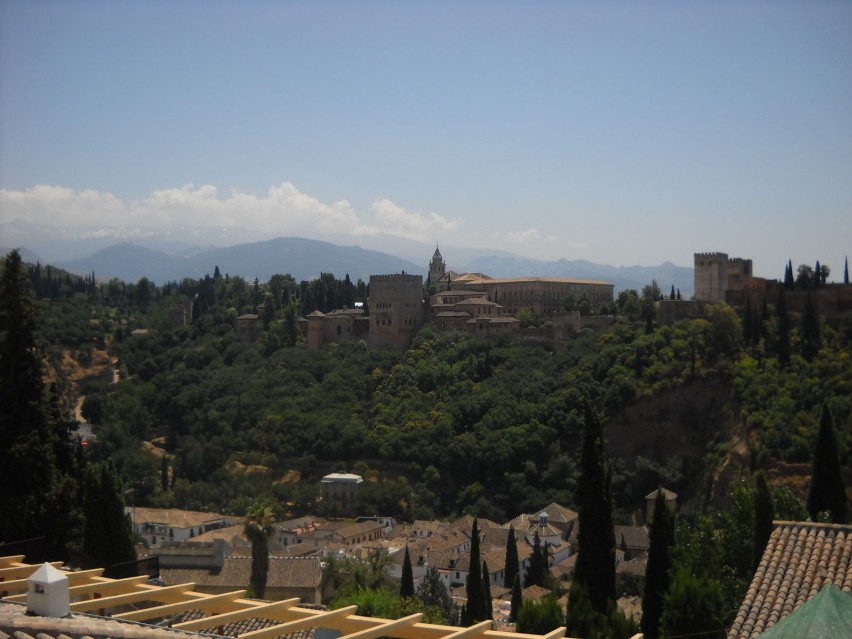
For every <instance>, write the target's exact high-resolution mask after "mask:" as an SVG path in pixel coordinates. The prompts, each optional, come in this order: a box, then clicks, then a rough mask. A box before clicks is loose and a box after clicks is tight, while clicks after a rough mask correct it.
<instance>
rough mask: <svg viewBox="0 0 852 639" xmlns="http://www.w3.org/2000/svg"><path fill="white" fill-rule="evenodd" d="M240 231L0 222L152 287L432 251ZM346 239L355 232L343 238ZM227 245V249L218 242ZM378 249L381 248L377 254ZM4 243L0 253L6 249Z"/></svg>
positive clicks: (343, 268) (624, 282)
mask: <svg viewBox="0 0 852 639" xmlns="http://www.w3.org/2000/svg"><path fill="white" fill-rule="evenodd" d="M259 236H260V234H258V233H255V232H252V231H246V230H233V231H232V230H229V229H219V228H213V227H206V228H192V227H179V226H178V227H171V228H168V229H159V228H158V229H151V228H145V227H129V226H119V227H102V228H99V227H75V228H64V227H55V226H50V225H43V224H32V223H29V222H26V221H22V220H16V221H14V222H9V223H5V224H0V246H6V247H17V248H21V249H22V257H23V258H24V259H25V260H26V261H29V262H35V261H40V262H42V263H46V264H54V265H56V266H60V267H62V268H65V269H67V270H69V271H72V272H76V273H92V272H94V273H95V275H96V277H98V278H99V279H108V278H112V277H116V278H118V279H121V280H125V281H129V282H135V281H138V280H139V279H140V278H142V277H147V278H148V279H150V280H151V281H153V282H156V283H157V284H163V283H164V282H167V281H180V280H181V279H183V278H186V277H190V278H201V277H204V276H205V275H206V274H212V273H213V270H214V269H215V267H217V266H218V267H219V270H220V271H221V272H222V273H223V274H225V273H227V274H230V275H239V276H241V277H243V278H245V279H247V280H249V281H253V280H254V279H255V278H257V279H258V280H260V281H261V282H263V281H266V280H268V279H269V277H270V276H272V275H274V274H276V273H289V274H290V275H292V276H293V277H294V278H295V279H296V280H297V281H299V280H310V279H313V278H315V277H318V276H319V274H320V273H324V272H325V273H333V274H334V275H335V276H336V277H340V278H342V277H343V276H344V275H346V274H348V275H349V277H350V279H352V280H353V281H357V280H358V279H359V278H360V279H363V280H364V281H368V280H369V277H370V275H376V274H389V273H400V272H402V271H404V272H406V273H412V274H418V275H423V276H424V277H425V275H426V272H427V268H428V262H429V259H431V257H432V253H433V252H434V250H435V249H434V247H433V246H431V245H428V244H425V243H421V242H415V241H413V240H408V239H405V238H399V237H394V236H389V235H376V236H365V237H359V238H358V241H359V242H360V243H362V244H364V245H365V246H372V248H366V247H365V246H359V245H344V244H345V243H346V239H347V238H339V240H338V241H339V242H340V243H332V242H325V241H320V240H312V239H306V238H298V237H279V238H275V239H260V237H259ZM349 241H351V238H349ZM224 244H226V245H225V246H223V245H224ZM376 247H381V249H383V250H381V249H380V250H375V249H376ZM440 248H441V253H442V255H443V257H444V259H445V260H446V262H447V267H448V268H449V269H452V270H454V271H456V272H477V273H485V274H487V275H489V276H491V277H523V276H541V277H570V278H577V279H595V280H605V281H608V282H612V283H613V284H614V285H615V290H616V292H618V291H620V290H623V289H628V288H632V289H637V290H641V289H642V287H643V286H645V285H647V284H650V283H651V281H652V280H656V282H657V284H658V285H659V286H660V289H661V291H662V292H663V293H664V294H668V293H669V291H670V289H671V288H672V287H674V288H675V289H679V290H680V292H681V295H682V296H683V297H684V298H686V299H689V297H691V296H692V292H693V287H694V281H693V269H692V268H689V267H682V266H677V265H675V264H672V263H671V262H664V263H662V264H660V265H658V266H618V267H616V266H609V265H604V264H595V263H593V262H589V261H586V260H566V259H560V260H554V261H545V260H534V259H530V258H526V257H521V256H518V255H514V254H512V253H508V252H506V251H496V250H487V249H470V248H463V247H455V246H442V247H440ZM7 250H8V249H0V251H2V252H3V254H5V253H6V252H7Z"/></svg>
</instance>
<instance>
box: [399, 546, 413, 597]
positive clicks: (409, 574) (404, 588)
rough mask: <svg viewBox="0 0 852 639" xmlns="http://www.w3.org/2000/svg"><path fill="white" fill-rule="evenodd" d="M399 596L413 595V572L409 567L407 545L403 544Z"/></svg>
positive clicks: (409, 556)
mask: <svg viewBox="0 0 852 639" xmlns="http://www.w3.org/2000/svg"><path fill="white" fill-rule="evenodd" d="M399 596H400V597H413V596H414V572H413V571H412V569H411V555H410V554H409V553H408V545H407V544H406V546H405V557H404V558H403V561H402V579H401V580H400V582H399Z"/></svg>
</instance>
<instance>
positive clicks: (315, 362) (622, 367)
mask: <svg viewBox="0 0 852 639" xmlns="http://www.w3.org/2000/svg"><path fill="white" fill-rule="evenodd" d="M31 276H32V281H33V285H34V288H35V290H36V291H37V292H38V293H39V297H40V298H41V311H42V317H41V323H40V326H41V329H40V336H41V340H42V344H43V346H44V348H45V351H46V352H47V353H48V354H49V357H50V359H51V361H53V362H54V364H55V365H56V366H55V368H57V369H58V363H59V362H60V361H61V360H62V359H63V358H65V357H66V354H67V353H69V352H70V353H71V354H72V356H73V357H74V358H76V359H77V360H79V361H80V362H82V363H83V364H85V362H87V361H92V358H93V353H97V352H99V351H104V350H106V351H108V352H109V353H110V355H111V357H114V358H115V359H116V360H117V364H116V366H117V368H118V370H119V372H120V381H119V382H118V383H112V377H111V376H110V375H108V374H101V375H91V376H89V377H84V378H82V379H80V380H79V381H78V382H75V383H73V384H72V383H68V381H67V380H65V382H66V384H65V388H64V390H65V392H66V394H68V395H71V394H77V395H85V401H84V403H83V414H84V415H85V416H86V417H87V418H88V419H89V421H91V422H92V423H93V424H94V432H95V435H96V438H97V443H96V445H95V446H93V450H92V454H94V455H95V456H97V457H98V458H102V459H111V460H112V461H113V462H114V463H115V465H116V467H117V468H118V470H119V472H120V474H121V475H122V476H123V477H124V480H125V482H126V483H127V484H129V485H131V486H132V487H133V488H134V499H135V501H136V503H137V504H155V505H162V506H166V505H175V506H180V507H186V508H195V509H202V508H210V509H214V510H219V511H226V512H231V513H236V514H241V513H242V512H243V510H244V509H245V505H246V504H247V503H248V500H249V499H250V497H253V496H254V495H256V494H258V493H266V494H269V495H271V496H273V497H275V498H276V499H277V500H278V501H280V502H281V503H283V504H284V505H285V506H286V507H287V508H288V509H289V510H290V511H291V512H293V513H298V512H302V511H305V510H307V509H310V508H314V507H316V504H314V503H313V500H314V498H315V496H316V494H317V482H318V480H319V478H320V477H321V476H322V475H323V474H325V473H326V472H329V471H332V470H340V469H346V470H353V471H355V472H359V473H361V474H363V475H365V476H366V477H368V478H369V479H370V480H371V481H369V482H367V483H366V487H365V489H364V490H362V491H361V496H360V497H359V499H360V502H361V503H360V504H359V509H360V510H361V511H362V512H369V513H382V514H391V515H395V516H397V517H400V518H403V519H411V518H414V517H418V518H426V517H432V516H445V515H450V514H461V513H465V512H476V513H478V514H479V515H481V516H486V517H489V518H492V519H496V520H504V519H506V518H507V517H511V516H512V515H514V514H516V513H518V512H521V511H531V510H534V509H535V508H538V507H540V506H542V505H543V504H545V503H548V502H550V501H558V502H560V503H563V504H566V505H572V504H573V503H574V490H575V482H576V479H577V474H578V470H577V454H578V447H579V440H580V434H581V432H582V401H583V398H585V397H588V398H589V399H590V400H591V401H592V403H593V405H594V406H595V407H596V408H597V410H598V412H599V413H600V414H601V415H602V417H603V419H604V425H605V427H604V434H605V436H606V437H607V438H608V439H609V440H610V441H609V450H610V451H611V453H612V456H613V458H612V466H613V484H614V486H613V488H614V491H613V492H614V495H615V496H616V506H617V509H618V512H617V516H618V517H619V518H620V519H622V520H627V519H629V518H630V515H631V514H633V513H634V512H636V511H637V510H639V509H641V508H643V507H644V502H643V498H644V495H645V494H647V493H648V492H650V491H651V490H653V489H654V488H655V487H656V486H657V485H659V484H661V483H662V484H664V485H666V486H667V487H669V488H671V489H673V490H675V491H676V492H680V493H681V495H682V500H683V502H687V503H693V504H694V505H695V507H696V508H701V507H703V506H704V505H705V504H707V503H708V500H709V499H710V497H711V496H712V495H713V494H714V486H713V482H714V481H715V480H717V479H719V477H722V478H723V479H726V480H727V481H729V480H731V479H735V478H738V477H739V475H740V474H742V473H743V472H745V473H748V472H750V471H752V470H755V469H757V468H766V469H771V468H772V467H773V465H774V464H777V463H779V462H808V461H809V459H810V454H811V451H812V449H813V444H814V439H815V436H816V429H817V424H818V420H819V414H820V409H821V406H822V405H823V404H824V403H825V404H826V405H827V406H829V407H830V409H831V411H832V413H833V415H834V423H835V429H836V431H837V435H838V439H839V441H840V449H841V453H842V460H843V463H844V464H845V465H847V466H848V461H849V451H850V443H852V437H850V404H852V393H850V392H849V391H850V384H852V366H850V363H849V352H850V347H849V344H850V330H849V325H848V324H847V325H846V326H845V329H843V330H840V331H836V330H833V329H831V328H829V327H827V326H824V325H822V324H820V331H821V332H820V334H819V343H820V347H819V348H818V350H817V351H816V353H815V354H813V355H812V356H811V358H810V360H808V359H805V358H804V357H803V356H802V355H801V354H800V353H801V351H802V348H801V346H802V341H801V340H800V339H799V332H800V331H799V328H798V326H799V321H800V320H799V318H796V317H792V316H791V317H789V318H787V320H788V323H789V324H790V325H791V326H792V330H791V331H790V334H789V335H788V337H787V339H788V340H789V342H788V344H787V346H786V347H785V346H783V345H782V344H781V343H780V337H779V330H778V326H779V322H780V318H779V317H778V315H777V314H775V313H774V310H773V309H772V308H771V307H770V309H769V310H768V314H767V316H766V317H765V318H763V319H762V321H761V326H762V327H763V330H761V331H760V333H759V337H757V338H755V337H754V334H755V333H756V332H754V331H753V332H752V334H751V335H750V336H749V338H750V339H749V340H746V339H745V337H744V330H743V326H742V322H741V321H740V319H739V318H738V317H737V316H736V314H735V313H734V312H733V311H732V310H731V309H730V308H728V307H725V306H723V305H719V306H716V307H712V308H711V310H710V313H709V314H708V316H707V317H706V318H705V319H697V320H688V321H683V322H680V323H678V324H676V325H675V326H671V327H669V326H655V325H654V324H653V323H651V324H650V326H649V322H648V320H649V319H652V315H653V306H654V300H655V299H656V298H657V297H658V293H657V291H656V290H653V287H650V286H649V287H646V289H649V290H645V291H643V293H642V294H640V293H637V292H634V291H625V292H623V293H622V294H620V295H619V298H618V300H617V303H616V304H615V305H614V306H615V308H616V310H617V311H618V312H619V315H618V317H617V321H616V322H615V323H614V324H613V325H612V326H610V327H608V328H605V329H586V330H585V331H584V332H583V333H581V334H580V335H578V336H577V337H576V338H575V339H572V340H570V341H567V342H565V343H562V344H559V345H558V346H557V347H555V348H552V349H543V348H536V347H529V346H520V345H518V344H516V343H514V342H513V341H511V340H505V341H501V342H497V343H493V342H488V341H482V340H479V339H476V338H474V337H472V336H470V335H467V334H460V333H453V334H442V333H437V332H435V331H433V330H431V329H428V328H427V329H424V330H423V331H422V332H421V333H420V335H419V336H418V337H417V339H416V340H415V342H414V344H413V346H412V348H411V349H410V350H409V351H408V352H406V353H394V352H382V351H368V349H367V348H366V346H365V345H364V344H363V343H348V344H333V345H331V346H328V347H325V348H323V349H322V350H319V351H308V350H306V349H305V348H304V344H303V343H302V342H301V341H300V339H298V338H297V336H296V334H295V320H296V318H297V317H298V315H299V314H302V313H308V312H310V311H312V310H314V309H316V308H319V309H320V310H329V309H331V308H334V307H336V306H340V305H342V304H343V303H350V304H351V303H352V302H354V301H355V300H358V299H365V296H366V290H365V288H364V286H363V283H360V282H359V283H358V285H356V284H353V283H352V282H350V281H349V280H348V278H345V279H343V280H339V279H336V278H334V277H333V276H331V275H324V276H323V277H322V278H321V279H318V280H314V281H313V282H301V283H298V284H297V283H296V282H295V281H294V280H293V278H291V277H289V276H287V275H283V276H282V275H276V276H273V278H271V279H270V281H268V282H266V283H259V282H255V283H253V284H249V283H247V282H245V281H244V280H242V279H241V278H228V277H222V276H221V275H220V274H219V273H218V270H217V272H216V273H214V275H213V276H207V277H205V278H204V279H202V280H184V281H183V282H181V283H179V284H178V283H173V284H168V285H166V286H164V287H156V286H153V285H152V284H151V283H150V282H147V281H146V280H144V279H143V280H140V281H139V282H138V283H136V284H125V283H121V282H118V281H116V280H113V281H112V282H110V283H108V284H102V285H98V286H95V285H94V283H93V281H83V280H80V281H77V280H74V279H73V278H72V277H71V276H68V275H67V274H59V275H57V274H56V273H55V272H54V273H48V272H46V269H44V268H41V269H39V270H38V271H35V270H34V271H32V273H31ZM47 281H49V284H48V283H46V282H47ZM57 282H58V284H57ZM196 296H197V297H196ZM190 297H195V299H196V304H195V311H194V312H193V315H192V317H191V318H190V322H189V323H188V324H187V325H186V326H175V325H174V320H173V311H174V310H175V309H178V308H180V307H181V306H182V305H183V303H184V302H185V301H186V300H187V299H188V298H190ZM261 302H265V303H266V304H267V308H268V318H267V319H268V322H267V323H268V328H267V330H266V331H265V333H264V335H263V337H262V338H261V339H260V340H259V341H258V342H256V343H254V344H246V343H243V342H240V341H239V340H238V339H237V338H236V336H235V332H234V329H233V324H234V320H235V318H236V317H237V316H238V314H240V313H243V312H250V311H253V310H255V309H256V306H257V304H259V303H261ZM649 313H651V315H650V316H649ZM642 318H644V319H645V320H646V321H644V322H643V321H640V320H641V319H642ZM136 328H145V329H148V331H147V333H145V334H138V333H137V334H133V333H132V331H133V329H136ZM784 348H789V349H791V352H792V357H791V360H790V362H789V364H787V365H786V366H785V367H782V366H781V365H779V360H778V356H777V355H778V352H779V350H783V349H784ZM109 372H111V371H109ZM60 377H61V376H60ZM722 467H725V468H726V469H727V471H726V473H724V474H722V475H720V474H719V470H720V468H722ZM723 492H725V491H723ZM800 497H803V495H800ZM683 502H682V503H683Z"/></svg>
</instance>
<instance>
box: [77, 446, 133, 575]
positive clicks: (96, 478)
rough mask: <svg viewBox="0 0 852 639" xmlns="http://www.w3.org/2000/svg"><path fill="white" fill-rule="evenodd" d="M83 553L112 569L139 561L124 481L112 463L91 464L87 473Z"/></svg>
mask: <svg viewBox="0 0 852 639" xmlns="http://www.w3.org/2000/svg"><path fill="white" fill-rule="evenodd" d="M83 512H84V514H85V517H86V524H85V528H84V530H83V552H84V553H86V554H87V555H89V556H90V557H92V558H93V559H96V560H97V561H98V562H99V563H100V565H102V566H104V567H106V568H109V567H110V566H113V565H115V564H120V563H123V562H126V561H133V560H134V559H136V549H135V547H134V544H133V526H132V524H131V522H130V518H129V517H128V516H127V514H126V513H125V512H124V496H123V491H122V484H121V479H120V478H119V476H118V473H116V472H115V469H114V468H113V467H112V464H110V463H104V462H98V463H94V464H90V465H89V466H88V467H87V468H86V471H85V473H84V482H83Z"/></svg>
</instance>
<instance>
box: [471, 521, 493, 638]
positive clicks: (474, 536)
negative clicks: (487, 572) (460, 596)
mask: <svg viewBox="0 0 852 639" xmlns="http://www.w3.org/2000/svg"><path fill="white" fill-rule="evenodd" d="M480 566H481V564H480V555H479V523H478V521H477V519H476V517H474V518H473V527H472V529H471V531H470V568H469V570H468V575H467V584H466V594H467V607H466V612H467V619H466V621H467V622H468V623H470V624H473V623H476V622H478V621H484V620H486V619H490V618H491V602H486V601H485V586H484V584H483V581H482V572H481V568H480Z"/></svg>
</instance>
